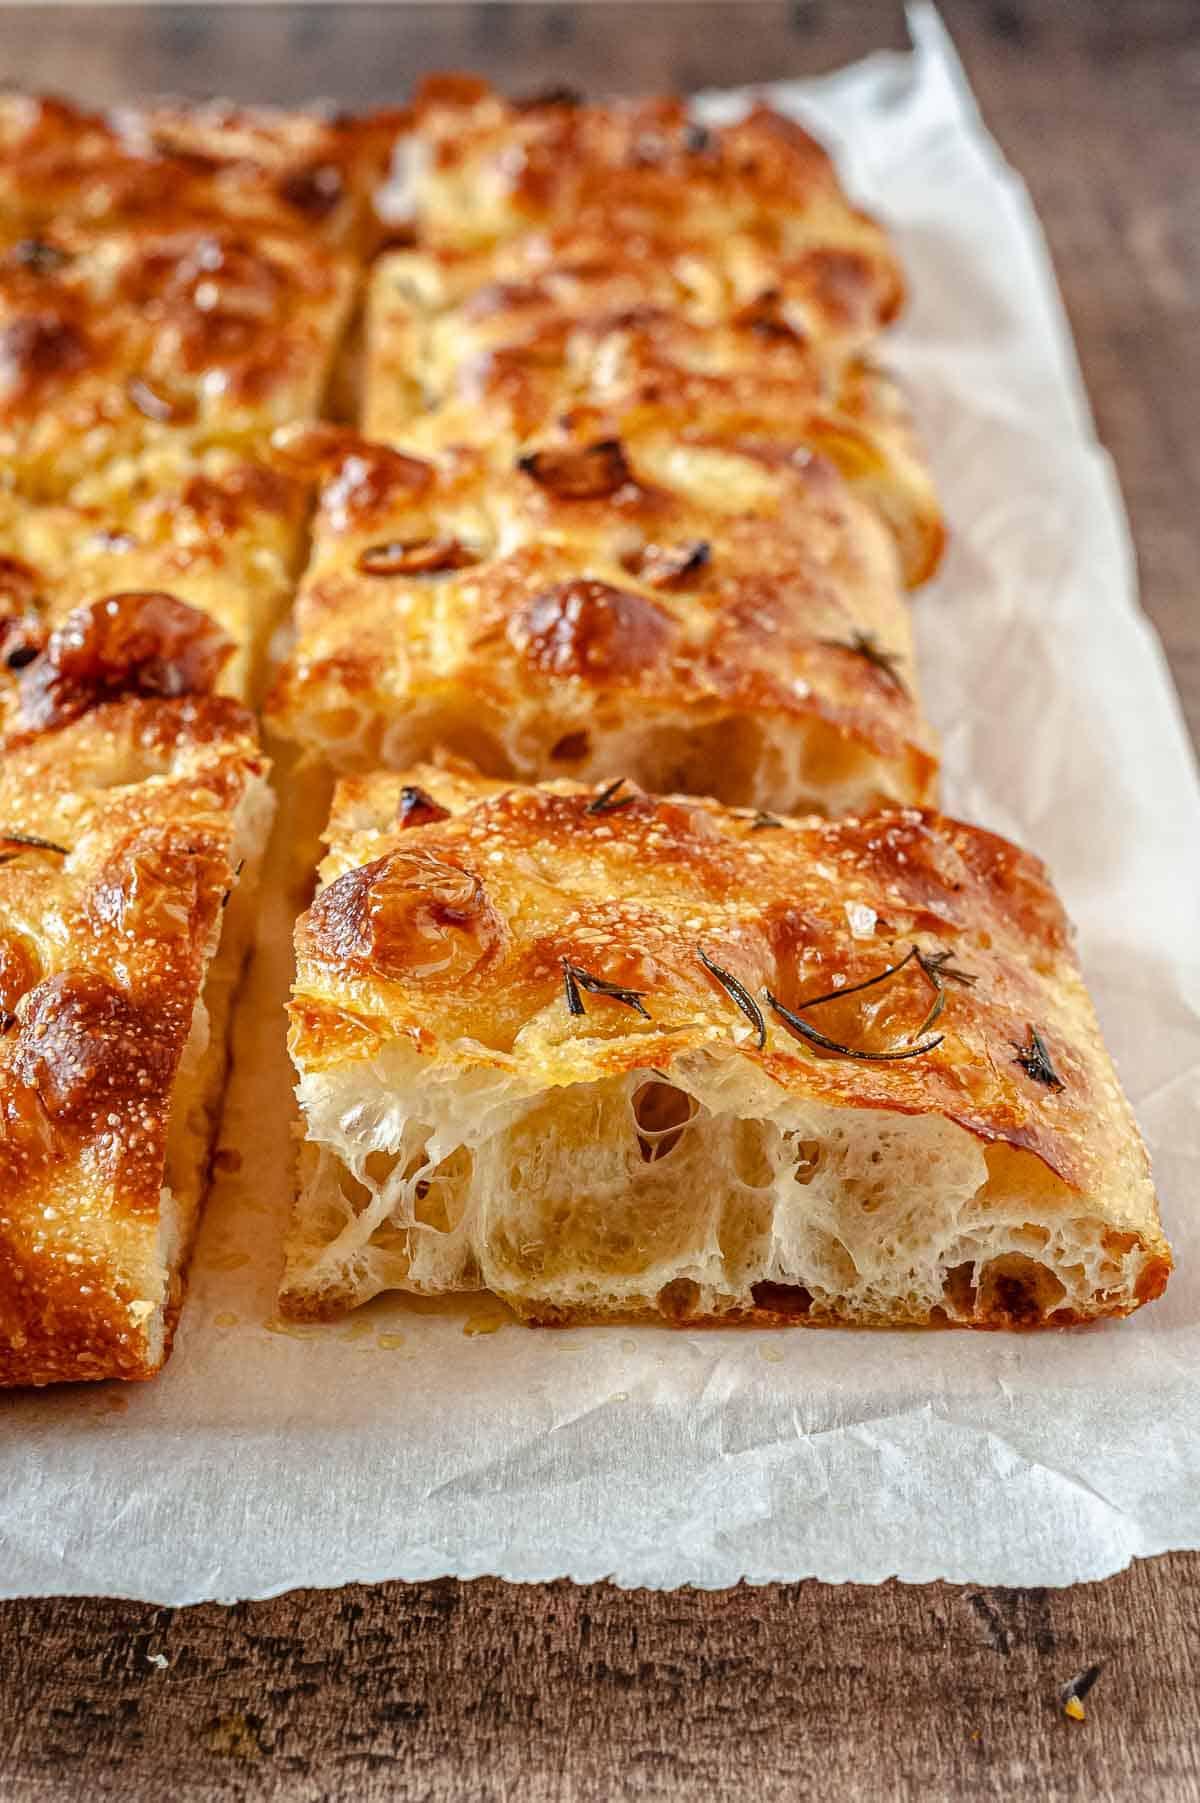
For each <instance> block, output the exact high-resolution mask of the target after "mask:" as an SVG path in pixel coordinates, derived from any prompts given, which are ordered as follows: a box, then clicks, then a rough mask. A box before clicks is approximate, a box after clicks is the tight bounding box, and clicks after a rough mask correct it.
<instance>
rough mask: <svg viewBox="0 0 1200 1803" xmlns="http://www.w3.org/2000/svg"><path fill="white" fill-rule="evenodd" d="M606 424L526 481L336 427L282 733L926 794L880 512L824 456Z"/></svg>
mask: <svg viewBox="0 0 1200 1803" xmlns="http://www.w3.org/2000/svg"><path fill="white" fill-rule="evenodd" d="M601 429H602V428H600V427H594V426H593V427H589V428H588V429H587V430H585V432H584V433H583V434H582V435H581V436H579V437H577V438H575V439H570V438H568V439H564V440H562V441H561V442H560V441H547V442H546V443H544V444H543V445H542V446H541V447H539V449H538V451H537V452H535V453H532V454H531V455H530V456H528V457H525V458H522V459H520V460H518V461H517V462H516V463H514V464H512V465H510V466H509V467H508V468H507V469H501V468H500V467H498V466H497V465H496V464H494V463H493V461H492V460H491V459H490V458H489V457H488V456H487V455H486V454H483V455H480V454H476V453H473V452H469V451H462V452H456V453H451V454H450V455H448V456H447V457H446V458H444V459H442V460H441V462H440V463H439V464H437V465H434V464H433V463H430V462H427V461H424V460H421V459H416V458H411V457H408V456H407V455H405V454H403V453H399V452H395V451H392V450H390V449H387V448H385V447H382V446H372V445H370V444H368V443H366V442H362V441H359V442H355V441H345V440H342V441H337V442H340V445H341V448H340V449H339V450H336V451H331V455H333V457H334V473H333V475H332V477H331V479H330V481H329V482H328V484H327V486H326V487H325V489H324V491H323V498H322V502H321V506H320V511H319V515H318V519H317V524H316V530H315V538H314V549H313V553H312V558H311V561H310V564H309V568H308V571H307V573H306V576H305V578H304V582H303V584H302V587H301V590H300V594H299V598H298V603H297V609H296V622H297V632H296V643H295V648H294V650H293V652H292V654H291V657H290V659H289V660H288V661H287V662H286V664H285V666H284V669H283V673H282V676H281V679H280V682H279V684H278V685H277V687H276V690H275V691H274V694H273V697H272V701H271V703H270V706H269V713H270V716H271V718H272V720H273V723H274V724H275V725H276V727H277V728H278V729H279V730H280V731H281V732H282V733H283V734H284V735H285V736H288V737H291V738H294V739H296V740H298V741H299V742H300V743H302V744H304V745H307V746H309V747H311V748H312V749H314V750H315V751H317V752H319V753H320V755H321V756H322V757H323V758H324V759H325V761H327V762H328V763H329V764H331V765H332V766H333V767H334V768H335V769H342V770H366V769H370V768H371V767H372V766H373V765H375V764H379V763H382V764H385V765H387V766H389V767H390V768H392V769H400V768H403V767H404V766H406V765H407V764H408V763H410V762H412V761H413V760H414V759H416V758H420V757H425V756H428V755H429V753H430V752H431V750H432V749H433V748H434V747H436V746H439V745H441V746H444V747H446V748H448V749H450V750H451V751H454V752H457V753H459V754H461V755H463V756H466V757H469V758H471V759H472V760H473V761H474V762H475V763H476V764H478V765H479V766H480V767H481V768H483V769H484V770H486V771H488V772H489V773H492V774H496V775H513V776H519V777H523V778H524V777H533V778H543V777H546V776H553V775H557V774H560V773H561V774H568V773H569V774H572V775H579V776H587V777H597V778H600V777H605V778H608V777H613V776H620V775H627V776H630V777H632V778H634V779H635V780H637V781H639V782H641V783H643V784H644V785H645V786H646V787H649V788H656V789H676V788H678V789H687V790H689V791H692V792H695V793H701V794H714V795H717V796H718V797H720V798H721V799H722V800H725V801H728V802H731V803H735V804H747V805H752V806H758V807H793V808H796V807H806V808H816V809H819V810H821V811H823V812H826V811H827V812H836V811H838V810H841V809H845V808H855V807H865V806H868V805H871V804H873V803H876V802H880V801H901V802H924V801H926V800H928V799H929V797H930V795H931V793H932V789H933V784H934V781H935V778H936V755H935V751H934V745H933V739H932V735H931V732H930V729H929V727H928V726H927V725H926V723H925V721H924V718H923V716H922V713H921V710H920V707H919V704H918V702H917V699H916V679H915V675H914V671H913V661H912V639H911V625H910V619H909V610H908V607H907V603H906V599H905V596H904V592H903V585H902V582H901V578H900V572H899V566H898V559H897V553H896V547H895V544H894V541H893V540H892V538H891V536H890V534H889V533H888V531H887V529H886V527H885V526H883V524H882V523H881V522H880V521H879V519H878V517H877V516H876V514H875V513H874V511H873V509H872V508H871V507H870V506H869V505H868V504H867V503H866V502H865V501H863V500H861V499H860V498H859V497H858V496H857V495H856V494H855V492H854V490H853V489H852V488H851V487H850V486H849V485H848V484H847V483H846V482H845V480H844V479H843V478H842V477H841V476H840V474H839V473H838V471H837V470H836V469H835V468H834V467H833V466H832V465H831V464H829V463H827V462H826V461H825V460H823V459H821V458H818V457H811V456H810V457H806V458H804V459H801V460H798V461H797V460H793V459H775V458H773V457H767V458H762V457H759V456H756V455H754V454H753V453H752V452H747V453H743V452H738V451H730V450H727V449H725V448H717V447H713V446H702V445H695V446H687V447H680V446H679V444H678V443H677V442H676V441H675V440H674V439H673V438H672V437H671V436H670V435H659V436H656V435H655V434H653V433H647V434H646V435H645V436H644V437H636V438H635V437H632V436H631V437H630V438H629V439H628V440H617V439H613V438H606V437H598V436H595V433H596V432H597V431H598V430H601ZM310 442H311V441H310Z"/></svg>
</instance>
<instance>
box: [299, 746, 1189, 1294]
mask: <svg viewBox="0 0 1200 1803" xmlns="http://www.w3.org/2000/svg"><path fill="white" fill-rule="evenodd" d="M328 839H329V844H330V848H331V849H330V852H329V856H328V857H327V858H326V860H325V862H324V864H323V865H322V867H321V887H320V889H319V891H318V894H317V897H316V900H315V901H314V903H313V905H312V907H311V909H310V910H309V912H308V913H307V914H306V915H305V916H304V917H303V918H302V920H301V921H300V923H299V926H298V929H297V941H296V943H297V960H298V970H297V980H296V988H295V993H294V999H293V1002H292V1009H291V1014H292V1028H291V1050H292V1056H293V1059H294V1061H295V1064H296V1067H297V1070H298V1072H299V1088H298V1095H299V1101H300V1107H301V1110H302V1113H303V1117H304V1131H305V1143H304V1147H303V1155H302V1169H301V1185H300V1193H299V1200H298V1203H297V1208H296V1214H295V1219H294V1224H293V1229H292V1233H291V1239H290V1246H289V1252H288V1263H287V1271H286V1276H285V1280H284V1286H283V1292H282V1303H283V1306H284V1308H285V1309H286V1310H287V1311H288V1312H289V1313H291V1314H293V1315H296V1316H300V1317H305V1316H311V1317H321V1316H324V1315H327V1314H331V1313H334V1312H336V1311H338V1310H341V1309H345V1308H348V1307H351V1306H353V1305H354V1304H356V1303H360V1302H363V1301H365V1300H366V1299H367V1298H368V1297H370V1296H373V1295H375V1294H376V1293H377V1292H379V1291H381V1290H387V1289H396V1290H410V1291H414V1292H419V1293H422V1294H426V1295H437V1294H442V1293H444V1292H449V1291H455V1290H475V1289H487V1290H490V1291H492V1292H494V1294H496V1295H497V1296H500V1297H502V1298H503V1299H504V1301H505V1302H507V1303H509V1304H511V1306H512V1307H513V1308H514V1309H515V1310H516V1311H517V1312H518V1313H519V1314H520V1315H522V1316H524V1317H525V1318H526V1319H528V1320H531V1321H539V1322H550V1323H557V1322H568V1321H583V1320H604V1319H607V1318H611V1317H619V1316H638V1315H650V1316H654V1315H657V1316H661V1317H665V1318H667V1319H668V1320H672V1321H713V1320H737V1319H741V1320H754V1321H760V1322H764V1323H785V1322H787V1323H791V1322H796V1323H803V1324H807V1325H818V1324H825V1323H844V1324H845V1323H849V1324H862V1325H873V1326H879V1325H889V1324H895V1325H899V1324H933V1323H939V1324H947V1323H949V1324H961V1325H966V1326H977V1327H1006V1326H1020V1327H1026V1326H1030V1327H1031V1326H1042V1325H1046V1326H1053V1325H1060V1324H1065V1323H1070V1322H1077V1321H1084V1320H1089V1319H1092V1318H1093V1317H1096V1316H1101V1315H1123V1314H1127V1313H1128V1312H1129V1311H1131V1310H1132V1309H1135V1308H1137V1307H1138V1306H1139V1305H1140V1304H1141V1303H1143V1302H1146V1301H1149V1300H1151V1299H1152V1298H1153V1297H1155V1296H1157V1295H1158V1294H1159V1293H1160V1292H1161V1290H1162V1288H1163V1286H1164V1284H1165V1283H1166V1280H1167V1277H1168V1274H1169V1271H1170V1266H1171V1256H1170V1250H1169V1248H1168V1246H1167V1243H1166V1241H1165V1240H1164V1238H1163V1235H1162V1231H1161V1229H1160V1226H1159V1220H1158V1212H1157V1205H1156V1202H1155V1196H1154V1190H1153V1187H1152V1184H1151V1179H1150V1174H1149V1169H1148V1165H1147V1159H1146V1154H1145V1150H1144V1148H1143V1146H1142V1143H1141V1140H1140V1138H1139V1136H1138V1131H1137V1128H1136V1125H1135V1123H1134V1120H1133V1117H1132V1114H1131V1112H1130V1109H1129V1106H1128V1104H1127V1102H1126V1101H1125V1098H1124V1096H1123V1095H1122V1093H1121V1090H1120V1087H1119V1084H1118V1081H1117V1078H1116V1075H1115V1073H1114V1071H1113V1067H1112V1064H1111V1062H1110V1060H1109V1057H1108V1054H1107V1052H1106V1051H1105V1049H1104V1046H1103V1044H1102V1041H1101V1038H1100V1033H1099V1029H1098V1027H1097V1023H1096V1018H1095V1014H1094V1012H1093V1010H1092V1006H1091V1003H1090V1001H1089V999H1088V996H1087V993H1086V991H1085V989H1084V986H1083V982H1082V979H1081V977H1080V973H1079V969H1078V966H1077V964H1076V960H1075V957H1074V955H1073V952H1072V949H1071V935H1070V929H1069V927H1068V924H1067V922H1066V920H1065V918H1064V915H1063V912H1062V909H1061V907H1060V905H1059V903H1058V901H1057V900H1056V898H1055V896H1054V894H1053V891H1052V890H1051V889H1050V887H1049V885H1048V883H1047V881H1046V877H1045V874H1044V872H1043V870H1042V868H1041V866H1040V865H1039V864H1038V862H1037V861H1036V860H1035V859H1034V858H1032V857H1030V856H1028V855H1027V854H1026V853H1024V852H1021V851H1019V850H1018V849H1017V848H1016V847H1015V846H1013V845H1010V844H1008V843H1006V842H1005V841H1004V840H1002V839H998V838H996V837H994V836H993V835H992V834H990V833H985V832H982V831H980V830H978V829H977V828H973V827H969V826H963V825H960V824H958V823H957V822H954V821H951V820H947V819H944V818H942V817H939V816H938V815H935V814H922V813H920V812H916V811H896V812H891V813H883V814H879V815H876V816H874V817H870V818H863V819H846V820H839V821H830V822H825V821H820V820H814V819H809V820H794V819H793V820H783V821H780V820H764V819H763V818H762V817H758V818H755V817H753V816H751V815H749V814H736V813H732V812H728V811H726V810H723V809H721V808H719V807H718V806H716V805H715V804H713V803H710V802H704V801H696V800H687V799H685V798H682V797H671V798H668V799H665V800H659V799H654V798H652V797H649V796H644V795H641V794H639V793H637V792H636V791H635V790H634V789H633V788H632V787H631V786H630V785H628V784H625V785H621V786H620V787H617V788H609V787H606V788H604V789H600V788H594V789H585V788H581V787H579V786H577V785H574V784H570V783H565V782H559V783H555V784H552V785H549V786H547V787H543V788H538V789H527V788H511V787H508V788H506V787H505V786H504V785H502V784H500V783H495V782H486V781H483V780H481V779H480V778H478V777H476V776H475V775H474V774H473V773H470V772H467V771H465V770H463V769H461V768H459V769H454V770H444V769H441V768H435V767H423V768H418V769H417V770H415V771H412V772H409V773H407V774H395V775H376V776H372V777H368V778H352V779H348V780H346V781H345V782H343V783H342V784H341V785H340V787H339V790H338V794H337V799H336V802H335V806H334V814H333V819H332V822H331V825H330V829H329V834H328Z"/></svg>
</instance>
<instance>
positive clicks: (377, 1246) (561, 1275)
mask: <svg viewBox="0 0 1200 1803" xmlns="http://www.w3.org/2000/svg"><path fill="white" fill-rule="evenodd" d="M298 1095H299V1100H300V1105H301V1110H302V1113H303V1115H304V1118H305V1122H306V1126H307V1135H308V1137H307V1141H306V1143H305V1144H304V1146H303V1147H302V1150H301V1158H300V1171H299V1195H298V1201H297V1206H296V1211H295V1215H294V1218H293V1223H292V1228H291V1232H290V1236H289V1242H288V1248H287V1264H286V1271H285V1275H284V1280H283V1285H282V1289H281V1293H280V1308H281V1311H282V1312H283V1313H284V1314H285V1315H288V1316H291V1317H293V1318H296V1319H308V1320H320V1319H326V1318H329V1317H332V1316H336V1315H338V1314H340V1313H342V1312H344V1311H345V1310H347V1309H349V1308H353V1307H355V1306H357V1305H359V1304H360V1303H363V1302H366V1301H367V1300H369V1299H370V1298H371V1297H372V1296H375V1295H377V1294H379V1293H380V1292H382V1291H385V1290H399V1291H408V1292H410V1293H415V1294H419V1295H445V1294H448V1293H453V1292H456V1291H479V1290H487V1291H490V1292H491V1293H492V1294H494V1295H496V1296H498V1297H500V1298H501V1299H502V1300H503V1301H504V1302H505V1303H507V1304H508V1305H509V1306H510V1307H511V1308H512V1309H513V1310H514V1312H515V1313H516V1314H517V1315H518V1316H519V1317H521V1318H522V1319H524V1320H526V1321H528V1322H531V1323H537V1324H545V1325H564V1324H580V1323H585V1322H601V1321H613V1320H622V1319H646V1318H657V1319H659V1320H665V1321H668V1322H671V1323H673V1324H678V1325H685V1326H700V1325H704V1324H709V1323H717V1322H734V1321H739V1320H740V1321H748V1322H751V1323H759V1324H763V1325H783V1324H786V1325H793V1324H794V1325H802V1326H836V1325H842V1326H874V1327H885V1326H969V1327H983V1328H1011V1327H1043V1326H1065V1325H1070V1324H1074V1323H1078V1322H1083V1321H1087V1320H1092V1319H1095V1318H1098V1317H1101V1316H1106V1315H1125V1314H1128V1313H1130V1312H1132V1310H1134V1309H1136V1308H1138V1307H1140V1306H1141V1304H1142V1303H1144V1302H1147V1301H1150V1300H1152V1299H1153V1298H1154V1297H1155V1296H1157V1295H1158V1294H1159V1293H1160V1292H1161V1290H1162V1289H1163V1287H1164V1285H1165V1283H1166V1280H1167V1277H1168V1275H1169V1272H1170V1252H1169V1248H1168V1247H1167V1245H1166V1242H1165V1240H1164V1239H1163V1238H1162V1236H1161V1234H1160V1233H1159V1232H1157V1230H1156V1229H1155V1228H1153V1227H1152V1226H1151V1227H1148V1226H1147V1224H1146V1222H1145V1221H1144V1220H1142V1221H1138V1220H1134V1219H1132V1218H1131V1219H1126V1218H1125V1215H1124V1211H1123V1210H1121V1208H1120V1207H1119V1206H1118V1205H1117V1204H1116V1203H1115V1202H1114V1200H1113V1199H1112V1198H1106V1197H1103V1196H1085V1195H1080V1194H1077V1193H1076V1192H1074V1191H1073V1190H1071V1189H1070V1188H1069V1187H1068V1186H1067V1185H1066V1184H1065V1183H1064V1182H1063V1181H1062V1180H1061V1179H1060V1178H1058V1177H1057V1176H1055V1174H1054V1173H1053V1172H1052V1171H1050V1169H1049V1168H1048V1167H1047V1166H1046V1165H1045V1164H1044V1163H1043V1162H1042V1161H1041V1160H1040V1159H1038V1158H1037V1157H1036V1156H1035V1155H1034V1154H1032V1153H1030V1152H1027V1151H1024V1150H1021V1149H1020V1148H1017V1147H1013V1146H1009V1145H1005V1144H1002V1143H986V1142H984V1141H983V1140H981V1139H980V1138H978V1137H977V1136H975V1135H973V1134H972V1133H970V1132H968V1131H967V1130H966V1129H965V1128H963V1127H961V1126H959V1125H958V1124H956V1123H955V1122H953V1121H951V1120H948V1119H946V1118H945V1117H944V1116H942V1115H937V1114H926V1115H909V1114H903V1113H900V1112H897V1111H892V1110H886V1109H878V1108H857V1109H856V1108H845V1107H835V1106H830V1105H828V1104H824V1103H822V1104H818V1103H815V1102H812V1101H810V1100H807V1099H805V1098H803V1097H798V1096H796V1095H794V1094H793V1095H789V1094H788V1093H787V1092H785V1091H784V1090H782V1089H781V1088H779V1087H778V1086H777V1085H775V1084H774V1083H772V1082H771V1080H770V1079H769V1078H768V1077H766V1076H765V1075H764V1074H763V1073H762V1072H761V1071H759V1070H758V1069H757V1068H756V1067H755V1066H753V1065H752V1064H751V1063H750V1061H748V1060H746V1059H743V1058H741V1057H739V1056H737V1055H736V1054H733V1055H717V1054H714V1053H711V1052H695V1051H693V1052H688V1053H685V1054H682V1055H681V1056H680V1057H679V1058H677V1059H676V1060H675V1062H674V1063H673V1064H672V1065H671V1066H670V1068H669V1069H668V1070H662V1069H658V1070H650V1069H646V1070H635V1071H633V1072H631V1073H628V1074H626V1075H623V1076H620V1077H614V1078H610V1079H605V1080H602V1081H599V1082H595V1083H588V1084H574V1085H564V1086H562V1087H559V1088H556V1089H555V1088H552V1089H548V1090H541V1091H537V1092H532V1093H531V1092H530V1091H529V1090H528V1089H527V1088H526V1087H524V1086H523V1085H522V1083H521V1081H520V1079H519V1077H517V1076H516V1075H515V1074H513V1073H511V1072H505V1071H498V1070H496V1069H491V1070H486V1069H481V1068H476V1069H474V1070H472V1069H470V1068H468V1067H465V1066H458V1067H455V1066H454V1065H451V1064H445V1065H439V1066H431V1065H430V1064H429V1061H428V1060H427V1059H422V1057H421V1056H420V1055H419V1054H418V1053H416V1052H415V1051H413V1050H411V1049H410V1048H407V1047H404V1046H400V1045H393V1046H391V1047H389V1048H388V1049H387V1050H386V1051H385V1052H384V1053H383V1054H381V1055H380V1056H379V1057H377V1058H376V1059H374V1060H373V1061H371V1062H370V1063H368V1064H363V1063H359V1064H351V1065H347V1066H342V1067H338V1068H335V1069H327V1070H324V1071H311V1072H306V1073H302V1075H301V1079H300V1083H299V1089H298Z"/></svg>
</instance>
